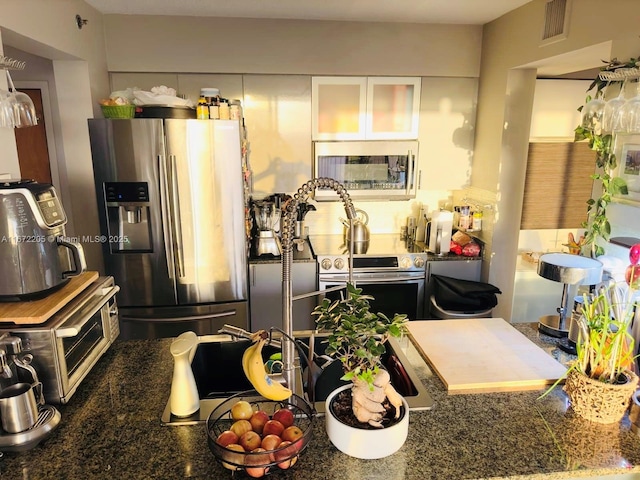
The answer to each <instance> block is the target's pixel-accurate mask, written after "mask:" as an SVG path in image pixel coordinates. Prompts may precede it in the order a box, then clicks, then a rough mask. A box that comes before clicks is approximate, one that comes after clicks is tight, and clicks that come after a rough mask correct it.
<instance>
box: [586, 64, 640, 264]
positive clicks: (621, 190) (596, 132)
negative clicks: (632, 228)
mask: <svg viewBox="0 0 640 480" xmlns="http://www.w3.org/2000/svg"><path fill="white" fill-rule="evenodd" d="M639 66H640V59H637V58H631V59H630V60H629V61H627V62H620V61H618V60H617V59H615V58H614V59H613V60H611V61H610V62H607V63H606V65H605V66H604V67H602V68H601V69H600V72H601V73H602V72H605V75H602V74H599V75H598V76H597V77H596V79H595V80H594V81H593V82H592V83H591V85H590V86H589V88H588V89H587V92H591V91H594V94H593V97H592V96H591V95H587V98H586V100H585V104H584V105H582V106H581V107H580V108H578V111H579V112H581V113H582V114H583V120H582V123H581V125H579V126H578V127H577V128H576V129H575V141H576V142H578V141H583V140H587V141H588V142H589V148H591V149H592V150H593V151H594V152H596V166H597V167H598V169H599V171H598V172H597V173H594V174H593V175H592V176H591V178H593V179H594V180H599V181H601V182H602V193H601V195H600V197H599V198H595V199H594V198H591V199H589V200H588V201H587V220H586V221H585V222H583V223H582V226H583V227H584V228H585V229H586V231H585V237H584V245H583V247H582V254H585V255H589V256H591V257H597V256H599V255H602V254H603V253H604V249H603V248H602V246H600V245H598V243H597V240H598V239H599V238H601V239H603V240H605V241H606V240H608V239H609V236H610V235H611V224H610V223H609V220H608V218H607V207H608V206H609V204H610V203H611V200H612V198H613V197H614V196H615V195H626V194H627V193H628V190H627V184H626V182H625V181H624V180H623V179H622V178H620V177H614V176H613V175H612V173H613V172H614V171H615V168H616V166H617V159H616V156H615V152H614V146H615V142H614V139H615V137H614V135H615V133H612V132H604V131H602V111H601V110H600V112H599V116H598V109H597V108H591V109H590V107H593V106H594V105H595V107H601V106H603V105H604V103H605V102H604V94H605V91H606V89H607V88H609V86H610V85H612V84H613V85H616V84H617V85H620V88H623V82H624V78H623V77H624V76H620V78H616V76H615V75H606V74H607V73H615V72H617V71H620V69H635V70H638V67H639ZM639 76H640V75H639ZM636 78H637V77H636Z"/></svg>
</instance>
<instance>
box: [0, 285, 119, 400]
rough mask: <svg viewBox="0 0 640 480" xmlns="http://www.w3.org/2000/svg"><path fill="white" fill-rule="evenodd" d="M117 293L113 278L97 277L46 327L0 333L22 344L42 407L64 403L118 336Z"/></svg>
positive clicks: (12, 328)
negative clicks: (40, 389) (38, 384)
mask: <svg viewBox="0 0 640 480" xmlns="http://www.w3.org/2000/svg"><path fill="white" fill-rule="evenodd" d="M119 290H120V287H118V286H117V285H115V284H114V280H113V277H100V278H98V279H97V280H96V281H95V282H93V283H92V284H91V285H89V286H88V287H87V288H85V289H84V290H83V291H82V292H81V293H80V294H78V295H77V296H76V297H74V298H73V299H72V300H71V301H70V302H68V303H67V304H66V305H65V306H64V307H62V308H61V309H60V310H58V311H57V313H55V314H54V315H53V316H52V317H51V318H49V319H48V320H47V321H46V322H44V323H41V324H37V325H11V326H6V325H3V326H2V328H1V329H0V335H2V334H5V333H8V334H10V335H11V336H15V337H19V338H20V339H22V347H23V350H24V351H29V352H30V353H31V354H32V355H33V361H32V363H31V365H32V366H33V367H34V368H35V370H36V373H37V374H38V378H39V380H40V381H41V382H42V385H43V393H44V398H45V401H46V402H47V403H49V404H60V403H63V404H64V403H67V402H68V401H69V399H70V398H71V396H72V395H73V394H74V393H75V391H76V389H77V388H78V386H79V385H80V383H81V382H82V380H83V379H84V378H85V377H86V376H87V374H88V373H89V371H90V370H91V369H92V368H93V366H94V365H95V364H96V362H97V361H98V359H100V357H102V355H103V354H104V353H105V352H106V351H107V349H108V348H109V347H110V346H111V344H112V343H113V342H114V341H115V339H116V338H117V337H118V335H119V334H120V327H119V323H118V307H117V303H116V293H117V292H118V291H119Z"/></svg>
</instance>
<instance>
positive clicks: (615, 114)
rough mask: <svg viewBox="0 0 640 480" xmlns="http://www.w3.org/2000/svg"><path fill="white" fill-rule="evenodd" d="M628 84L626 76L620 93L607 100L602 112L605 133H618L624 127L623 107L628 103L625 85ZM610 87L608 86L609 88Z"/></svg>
mask: <svg viewBox="0 0 640 480" xmlns="http://www.w3.org/2000/svg"><path fill="white" fill-rule="evenodd" d="M626 85H627V79H626V78H625V79H624V81H623V82H622V85H621V86H620V93H618V96H617V97H615V98H612V99H611V100H609V101H607V103H606V105H605V106H604V112H603V114H602V131H603V132H604V133H618V132H621V131H622V129H623V127H622V107H623V106H624V104H625V103H626V100H625V87H626ZM608 88H609V87H608V86H607V89H608Z"/></svg>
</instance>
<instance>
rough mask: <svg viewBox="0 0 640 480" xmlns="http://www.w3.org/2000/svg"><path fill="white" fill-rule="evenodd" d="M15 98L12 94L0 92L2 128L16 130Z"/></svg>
mask: <svg viewBox="0 0 640 480" xmlns="http://www.w3.org/2000/svg"><path fill="white" fill-rule="evenodd" d="M13 104H14V98H13V95H12V94H11V92H9V91H7V90H0V127H7V128H14V127H15V122H14V117H13Z"/></svg>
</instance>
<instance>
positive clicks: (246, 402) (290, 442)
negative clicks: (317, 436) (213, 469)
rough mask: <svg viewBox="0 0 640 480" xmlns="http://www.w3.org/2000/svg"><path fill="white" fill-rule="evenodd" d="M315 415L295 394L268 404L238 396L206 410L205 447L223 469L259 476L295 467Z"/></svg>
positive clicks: (251, 394)
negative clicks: (209, 410)
mask: <svg viewBox="0 0 640 480" xmlns="http://www.w3.org/2000/svg"><path fill="white" fill-rule="evenodd" d="M314 413H315V412H314V411H313V408H312V407H311V405H309V403H308V402H307V401H306V400H304V399H303V398H302V397H300V396H298V395H292V396H291V398H289V399H288V400H284V401H273V400H268V399H266V398H264V397H262V396H261V395H260V394H258V393H257V392H256V391H255V390H250V391H247V392H241V393H238V394H236V395H233V396H231V397H229V398H227V399H226V400H225V401H224V402H222V403H221V404H220V405H218V406H217V407H216V408H215V409H214V410H213V411H212V412H211V414H210V415H209V418H208V419H207V423H206V428H207V443H208V445H209V449H210V450H211V452H212V453H213V455H214V456H215V457H216V459H217V460H218V461H219V462H220V463H221V464H222V466H224V467H225V468H227V469H229V470H231V471H233V472H236V471H244V472H245V473H246V474H247V475H249V476H250V477H254V478H259V477H262V476H264V475H266V474H268V473H270V472H274V471H277V470H280V469H282V470H286V469H288V468H290V467H292V466H293V465H295V463H296V462H297V461H298V455H299V454H300V453H302V451H303V450H304V449H305V448H306V446H307V444H308V443H309V441H310V440H311V437H312V435H313V421H314ZM247 432H253V433H247ZM267 437H268V438H267ZM256 449H258V450H256Z"/></svg>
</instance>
